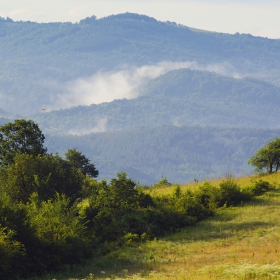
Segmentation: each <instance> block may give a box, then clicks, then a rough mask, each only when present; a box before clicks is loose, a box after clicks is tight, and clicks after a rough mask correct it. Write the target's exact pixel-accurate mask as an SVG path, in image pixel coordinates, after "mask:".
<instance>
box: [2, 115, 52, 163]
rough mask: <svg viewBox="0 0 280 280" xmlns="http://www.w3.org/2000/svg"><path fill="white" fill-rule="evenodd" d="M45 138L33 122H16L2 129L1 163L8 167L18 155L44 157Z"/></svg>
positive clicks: (45, 150)
mask: <svg viewBox="0 0 280 280" xmlns="http://www.w3.org/2000/svg"><path fill="white" fill-rule="evenodd" d="M44 140H45V136H44V134H43V133H42V131H41V130H40V129H39V127H38V125H37V124H35V123H34V122H33V121H32V120H28V121H27V120H23V119H21V120H15V121H14V122H13V123H7V124H5V125H3V126H1V127H0V163H1V165H2V166H7V165H9V164H11V163H13V161H14V157H15V156H16V155H17V154H29V155H32V156H37V155H39V154H40V155H44V154H46V152H47V149H45V148H44V147H43V143H44Z"/></svg>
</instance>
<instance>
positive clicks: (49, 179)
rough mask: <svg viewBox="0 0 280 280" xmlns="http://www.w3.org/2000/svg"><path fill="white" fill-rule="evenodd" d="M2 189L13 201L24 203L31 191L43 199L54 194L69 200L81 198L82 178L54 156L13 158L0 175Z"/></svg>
mask: <svg viewBox="0 0 280 280" xmlns="http://www.w3.org/2000/svg"><path fill="white" fill-rule="evenodd" d="M0 175H1V177H0V182H1V184H2V188H3V189H4V191H5V192H7V193H8V194H9V195H10V197H11V198H12V199H13V200H14V201H23V202H27V201H28V199H29V197H30V195H31V194H32V193H33V192H38V194H39V197H40V199H43V200H47V199H48V198H51V197H53V195H54V194H55V192H58V193H61V194H62V193H64V194H66V195H67V196H68V197H69V198H71V200H72V201H74V200H75V199H76V198H78V197H80V196H81V191H82V185H83V178H84V175H83V174H82V173H81V172H80V171H79V170H77V169H76V168H74V167H73V166H72V165H71V164H70V163H68V162H67V161H65V160H63V159H62V158H61V157H60V156H58V155H51V154H48V155H44V156H41V155H38V156H36V157H34V156H32V155H28V154H19V155H17V156H15V158H14V163H12V164H10V165H9V166H7V168H6V169H5V170H2V171H1V173H0Z"/></svg>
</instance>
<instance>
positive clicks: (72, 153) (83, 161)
mask: <svg viewBox="0 0 280 280" xmlns="http://www.w3.org/2000/svg"><path fill="white" fill-rule="evenodd" d="M65 156H66V159H67V161H69V162H70V163H71V164H72V165H73V166H74V167H75V168H76V169H80V170H81V171H82V173H83V174H84V175H88V176H90V177H93V178H96V177H97V176H98V170H96V169H95V166H94V165H93V164H92V163H90V160H89V159H88V158H87V157H86V156H85V155H84V154H82V152H80V151H78V150H77V149H76V148H74V149H68V150H67V152H66V154H65Z"/></svg>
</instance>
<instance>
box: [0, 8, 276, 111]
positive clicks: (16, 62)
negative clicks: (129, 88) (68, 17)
mask: <svg viewBox="0 0 280 280" xmlns="http://www.w3.org/2000/svg"><path fill="white" fill-rule="evenodd" d="M0 26H1V31H0V38H1V40H0V53H1V65H0V73H1V75H0V76H1V78H0V92H1V100H2V103H1V108H3V109H6V110H9V111H12V112H13V113H28V112H30V111H33V112H36V111H38V110H40V109H41V108H42V107H44V106H48V107H50V108H52V107H53V106H54V104H55V102H54V101H55V100H56V99H57V98H58V97H59V96H60V95H63V94H67V93H68V92H69V88H67V82H69V81H72V80H75V79H78V78H80V77H85V76H91V75H93V74H94V73H96V72H97V71H101V70H102V71H112V69H113V70H114V69H115V70H116V69H120V68H122V67H123V65H128V66H143V65H147V64H148V65H151V64H155V63H158V62H161V61H177V62H178V61H179V62H181V61H195V62H197V63H199V64H201V65H209V64H210V65H211V64H217V63H222V64H223V63H226V64H227V65H228V66H229V67H230V69H231V70H233V71H237V72H238V73H240V74H241V75H246V74H248V73H249V74H252V73H253V74H256V75H258V76H259V77H261V78H264V79H267V80H268V81H271V82H274V83H276V84H279V83H280V82H279V81H280V80H279V77H280V73H279V68H280V67H279V66H280V55H279V54H280V41H279V40H270V39H266V38H260V37H253V36H251V35H246V34H235V35H229V34H221V33H213V32H201V31H199V32H198V31H196V30H193V29H189V28H188V27H185V26H181V25H177V24H175V23H170V22H165V23H164V22H158V21H156V20H155V19H153V18H149V17H147V16H141V15H137V14H129V13H127V14H120V15H115V16H110V17H106V18H102V19H98V20H96V19H95V17H92V18H87V19H85V20H81V21H80V23H76V24H72V23H61V22H57V23H42V24H39V23H35V22H13V21H12V20H10V19H7V20H4V19H1V20H0ZM65 106H67V105H65Z"/></svg>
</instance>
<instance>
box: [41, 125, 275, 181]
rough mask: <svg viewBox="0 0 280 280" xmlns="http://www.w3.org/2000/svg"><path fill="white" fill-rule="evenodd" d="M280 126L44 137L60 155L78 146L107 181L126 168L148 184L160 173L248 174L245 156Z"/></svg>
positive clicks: (183, 177)
mask: <svg viewBox="0 0 280 280" xmlns="http://www.w3.org/2000/svg"><path fill="white" fill-rule="evenodd" d="M278 134H279V130H278V129H277V130H268V129H264V130H261V129H248V128H246V129H245V128H243V129H242V128H217V127H198V126H181V127H178V126H160V127H138V128H134V129H131V130H129V131H115V132H106V133H92V134H89V135H82V136H74V135H73V136H71V135H67V136H50V135H47V136H46V144H47V146H48V148H49V150H50V151H51V152H53V153H54V152H58V153H59V154H61V155H63V154H64V153H65V152H66V151H67V148H72V147H77V148H78V149H79V150H80V151H82V152H83V153H84V154H86V155H87V156H88V157H89V158H90V159H91V160H92V161H93V162H94V163H95V165H96V166H97V168H98V169H99V171H100V172H99V174H100V175H99V178H106V179H108V180H110V179H111V178H114V177H115V175H116V173H117V172H123V171H126V172H127V174H128V176H129V177H132V178H133V179H134V180H136V181H140V182H141V183H146V184H153V183H156V182H157V181H158V180H160V178H161V176H167V178H168V180H169V181H171V182H176V183H184V182H189V181H192V180H193V179H194V178H196V179H198V180H200V181H202V180H203V179H205V178H206V179H210V178H217V177H223V176H225V174H227V173H228V172H232V174H234V176H237V175H240V174H241V175H244V174H249V173H251V172H252V168H250V167H249V166H248V165H247V161H248V158H250V157H251V156H252V155H253V154H254V153H255V152H256V151H257V150H258V149H259V148H260V147H261V146H263V145H264V144H265V143H266V142H267V141H269V140H270V139H273V138H274V137H275V136H276V135H278Z"/></svg>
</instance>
